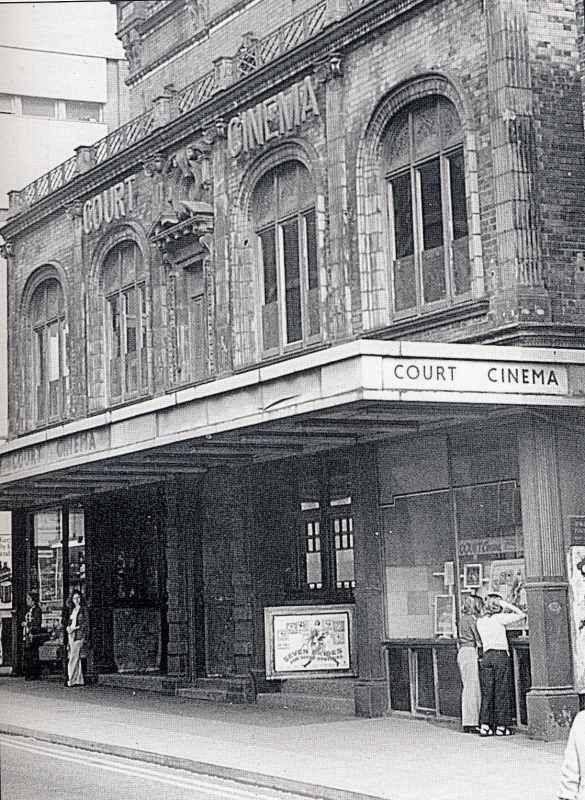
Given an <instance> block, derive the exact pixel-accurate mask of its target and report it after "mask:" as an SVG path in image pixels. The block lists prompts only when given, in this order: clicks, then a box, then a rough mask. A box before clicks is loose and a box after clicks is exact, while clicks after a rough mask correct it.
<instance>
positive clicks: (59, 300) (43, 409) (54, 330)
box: [30, 278, 69, 424]
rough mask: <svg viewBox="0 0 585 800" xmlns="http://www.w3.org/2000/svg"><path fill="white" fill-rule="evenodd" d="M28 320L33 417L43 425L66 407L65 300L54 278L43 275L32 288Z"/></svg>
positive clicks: (67, 396)
mask: <svg viewBox="0 0 585 800" xmlns="http://www.w3.org/2000/svg"><path fill="white" fill-rule="evenodd" d="M30 322H31V325H32V351H33V380H34V386H35V416H36V421H37V423H39V424H43V423H47V422H52V421H53V420H59V419H62V418H63V417H64V416H66V414H67V411H68V407H69V366H68V359H67V322H66V315H65V302H64V299H63V290H62V288H61V285H60V283H59V281H58V280H57V279H56V278H47V279H46V280H44V281H43V282H42V283H40V284H39V285H38V286H37V288H36V289H35V290H34V292H33V295H32V298H31V303H30Z"/></svg>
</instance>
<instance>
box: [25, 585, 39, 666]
mask: <svg viewBox="0 0 585 800" xmlns="http://www.w3.org/2000/svg"><path fill="white" fill-rule="evenodd" d="M26 604H27V606H28V610H27V612H26V616H25V618H24V622H23V623H22V643H23V655H24V658H23V662H24V663H23V667H24V677H25V680H27V681H32V680H36V679H37V678H38V677H39V647H40V644H41V627H42V624H43V612H42V610H41V606H40V604H39V596H38V594H37V592H34V591H32V590H31V591H30V592H29V593H28V594H27V596H26Z"/></svg>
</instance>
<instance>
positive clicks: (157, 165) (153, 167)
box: [142, 153, 165, 178]
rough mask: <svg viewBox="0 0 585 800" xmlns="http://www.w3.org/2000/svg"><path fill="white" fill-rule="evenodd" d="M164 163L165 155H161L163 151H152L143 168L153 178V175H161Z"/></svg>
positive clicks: (143, 163)
mask: <svg viewBox="0 0 585 800" xmlns="http://www.w3.org/2000/svg"><path fill="white" fill-rule="evenodd" d="M164 165H165V159H164V156H163V155H161V153H152V154H151V155H149V156H147V157H146V158H145V159H144V161H143V162H142V169H143V171H144V174H145V175H146V177H147V178H152V176H153V175H160V173H161V172H162V171H163V169H164Z"/></svg>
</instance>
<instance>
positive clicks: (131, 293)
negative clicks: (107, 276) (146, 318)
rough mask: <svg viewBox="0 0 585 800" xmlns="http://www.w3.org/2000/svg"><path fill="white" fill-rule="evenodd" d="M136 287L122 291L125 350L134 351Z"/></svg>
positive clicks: (135, 342)
mask: <svg viewBox="0 0 585 800" xmlns="http://www.w3.org/2000/svg"><path fill="white" fill-rule="evenodd" d="M136 311H137V309H136V289H128V291H126V292H124V316H125V321H126V352H127V353H135V352H136V350H137V349H138V347H137V339H136V337H137V330H136V327H137V326H136V322H137V319H136V317H137V315H136Z"/></svg>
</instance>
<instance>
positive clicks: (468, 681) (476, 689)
mask: <svg viewBox="0 0 585 800" xmlns="http://www.w3.org/2000/svg"><path fill="white" fill-rule="evenodd" d="M482 609H483V600H482V599H481V597H480V596H479V595H477V594H472V595H468V596H467V597H466V598H465V599H464V600H463V604H462V606H461V619H460V620H459V640H458V644H459V650H458V652H457V666H458V667H459V672H460V673H461V683H462V684H463V689H462V691H461V724H462V726H463V730H464V731H465V733H479V710H480V706H481V687H480V683H479V656H480V654H481V639H480V637H479V633H478V630H477V618H478V617H479V615H480V614H481V612H482Z"/></svg>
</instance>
